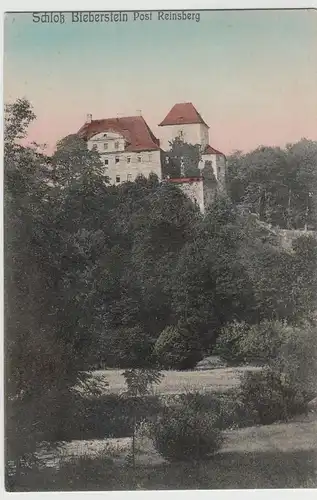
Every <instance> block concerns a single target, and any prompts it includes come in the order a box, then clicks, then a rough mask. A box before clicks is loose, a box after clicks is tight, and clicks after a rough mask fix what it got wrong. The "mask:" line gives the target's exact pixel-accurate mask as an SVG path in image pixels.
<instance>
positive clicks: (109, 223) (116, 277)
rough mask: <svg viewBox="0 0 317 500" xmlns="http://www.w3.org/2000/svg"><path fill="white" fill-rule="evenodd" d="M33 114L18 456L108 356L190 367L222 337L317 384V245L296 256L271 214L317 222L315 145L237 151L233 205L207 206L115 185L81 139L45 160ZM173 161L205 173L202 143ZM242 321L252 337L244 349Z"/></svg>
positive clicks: (8, 263)
mask: <svg viewBox="0 0 317 500" xmlns="http://www.w3.org/2000/svg"><path fill="white" fill-rule="evenodd" d="M34 119H35V116H34V112H33V110H32V106H31V105H30V103H28V101H26V100H24V99H20V100H17V101H16V102H15V103H13V104H9V105H7V106H6V108H5V130H4V167H5V168H4V208H5V214H4V215H5V216H4V233H5V256H4V257H5V261H4V270H5V276H4V281H5V283H4V284H5V296H4V308H5V328H6V335H5V358H6V366H5V370H6V372H5V379H6V388H5V392H6V416H7V421H6V439H7V444H6V448H7V452H8V456H9V455H10V456H13V457H17V459H20V458H21V457H22V455H23V454H25V453H27V452H28V451H32V450H34V448H35V446H36V443H37V442H38V441H39V440H41V439H42V438H43V435H45V436H46V438H47V439H49V438H51V439H55V438H56V436H58V426H59V422H61V421H62V420H63V419H64V415H67V414H68V413H69V406H70V405H72V398H71V397H70V392H71V389H72V387H73V386H74V385H78V383H79V382H80V381H82V382H84V380H85V378H86V377H87V371H88V370H89V369H90V368H91V367H92V366H94V365H95V364H96V363H97V362H101V361H104V362H105V363H106V364H108V365H110V364H113V363H114V362H116V363H117V360H118V359H119V360H120V362H121V363H122V366H124V367H127V368H140V367H141V362H142V366H143V367H144V368H146V369H148V368H149V369H150V368H153V367H154V366H155V363H156V359H155V356H152V349H153V346H154V345H155V348H154V353H156V354H159V356H160V357H161V360H162V363H163V365H164V366H168V367H170V366H173V367H177V368H181V369H184V368H190V367H192V366H193V365H194V364H195V363H196V362H197V361H198V360H199V359H200V357H201V353H202V352H203V351H204V353H209V352H212V350H213V347H214V345H215V342H216V340H217V337H218V335H219V333H220V332H221V331H225V332H226V335H227V337H228V339H227V340H223V343H222V348H224V349H226V353H225V355H226V356H227V357H229V356H230V352H229V351H230V349H231V345H232V346H233V351H234V352H233V353H232V355H233V356H234V357H236V356H238V354H239V353H238V348H239V349H240V350H241V353H242V357H243V359H250V356H251V354H252V359H254V357H255V354H256V355H257V357H259V354H260V355H261V359H264V358H265V359H267V358H270V357H271V358H272V360H274V362H276V363H279V364H280V365H283V367H280V368H277V369H279V370H280V371H282V372H283V373H286V372H285V366H286V365H287V364H289V366H291V367H292V368H294V370H293V372H291V371H290V370H288V371H287V375H288V376H290V377H291V379H292V381H293V380H295V378H296V377H297V378H298V379H300V380H301V381H305V383H308V382H309V384H310V383H311V381H310V380H308V379H309V375H308V372H309V373H314V371H313V369H312V366H313V362H312V361H310V360H312V359H313V357H312V356H311V354H312V353H313V350H312V349H311V353H309V352H307V349H306V348H305V345H309V346H311V345H312V343H313V336H314V328H313V327H312V326H308V324H307V325H306V326H302V324H301V321H302V319H303V318H306V317H309V318H311V317H312V316H313V314H314V311H315V303H316V290H317V286H316V284H317V283H316V272H315V269H316V263H317V262H316V259H317V250H316V248H317V246H316V241H315V240H314V239H313V238H309V237H307V236H305V237H302V238H299V239H298V240H297V241H295V242H294V246H293V249H292V250H291V251H288V250H285V249H283V248H282V247H281V245H280V243H279V242H278V237H277V234H276V231H274V230H272V229H271V228H270V227H269V226H268V224H266V223H267V222H270V223H274V224H278V225H279V226H281V227H295V228H296V227H304V226H305V224H306V225H307V224H308V225H309V224H313V223H314V203H315V201H314V200H315V199H316V197H315V196H313V197H311V196H309V195H310V193H314V190H315V181H316V179H315V170H316V169H315V164H316V161H315V160H316V145H315V143H313V142H312V141H300V142H299V143H298V144H295V145H291V146H288V147H287V148H286V149H285V150H281V149H278V148H259V149H258V150H257V151H256V152H253V153H250V154H249V155H242V154H237V155H235V156H234V157H232V158H231V159H230V161H229V181H230V199H228V198H226V197H224V196H218V197H216V199H215V200H214V203H213V205H212V206H211V207H210V209H209V210H208V213H206V214H205V216H202V215H201V214H200V212H199V210H198V209H197V207H195V206H194V205H193V203H192V202H191V201H190V200H189V199H188V198H187V197H186V196H185V195H184V194H183V193H182V192H181V190H179V189H178V188H177V187H176V186H174V185H171V184H169V183H160V182H159V180H158V178H157V177H156V176H150V178H149V179H145V178H144V177H142V176H140V177H139V178H137V179H136V181H135V182H133V183H130V182H129V183H123V184H121V185H119V186H110V185H109V184H108V183H107V178H106V177H105V176H104V172H103V170H102V165H101V162H100V158H99V156H98V153H97V151H95V150H93V151H89V150H88V148H87V144H86V143H85V142H84V141H82V140H81V139H79V138H78V137H77V136H76V135H71V136H68V137H66V138H64V139H62V140H61V141H59V143H58V144H57V148H56V151H55V153H54V154H53V155H52V157H48V156H46V155H45V154H44V152H43V150H42V149H40V148H39V147H38V146H37V145H36V144H33V145H27V144H26V142H25V141H26V137H27V126H28V125H29V124H30V123H31V122H32V121H33V120H34ZM170 156H171V157H175V158H176V159H175V158H174V160H175V161H176V160H177V161H176V163H177V162H178V161H179V159H180V158H181V157H182V156H183V157H184V158H185V165H184V166H185V171H184V173H185V175H189V173H190V172H191V173H193V172H194V171H195V172H196V173H197V170H190V169H197V168H198V161H199V152H198V149H197V148H196V147H195V146H190V145H186V144H185V143H181V142H179V141H176V142H175V143H174V144H173V145H172V151H171V152H170ZM186 169H189V170H186ZM177 175H179V173H178V174H177ZM288 179H289V180H288ZM286 181H287V182H286ZM250 210H251V211H252V212H254V211H256V212H258V213H259V216H258V217H254V216H253V215H250V214H249V213H248V212H249V211H250ZM282 320H287V322H288V325H286V326H285V325H284V323H283V325H284V326H281V325H282V323H281V321H282ZM234 321H235V322H238V323H239V324H241V323H243V322H244V323H245V325H248V331H249V334H250V336H248V335H249V334H248V335H244V334H243V335H242V333H241V339H243V342H242V340H241V342H240V340H239V345H238V340H236V337H235V335H236V334H237V338H238V337H240V333H238V330H239V328H240V326H237V323H235V326H234V327H233V326H232V323H233V322H234ZM265 321H266V322H267V323H265ZM275 321H279V322H280V323H276V324H275V323H274V322H275ZM258 323H259V324H260V325H261V326H259V327H257V326H253V325H257V324H258ZM228 325H229V326H228ZM274 325H276V326H274ZM296 325H298V326H296ZM249 327H250V328H249ZM223 329H224V330H223ZM234 329H236V331H234ZM242 330H243V328H242ZM279 332H282V333H279ZM303 332H306V333H305V335H306V336H305V335H303ZM260 337H261V339H260ZM297 338H298V339H299V340H298V343H297V340H296V339H297ZM285 339H286V340H287V341H286V340H285ZM228 342H229V343H228ZM230 342H232V344H230ZM305 342H306V343H307V344H305ZM256 344H257V345H258V347H259V349H258V350H257V352H256V353H255V352H254V351H252V346H255V345H256ZM282 345H283V346H284V351H283V349H282V347H281V346H282ZM218 346H219V344H218ZM285 346H288V351H287V352H286V350H285V349H286V348H285ZM272 352H273V354H274V353H275V352H277V353H278V355H276V356H275V354H274V355H272ZM283 353H284V354H283ZM283 356H284V357H283ZM309 356H311V357H309ZM290 359H291V360H292V361H291V362H289V361H288V360H290ZM296 367H300V369H301V370H302V372H303V373H299V372H298V370H297V368H296ZM306 369H307V373H304V371H305V370H306ZM296 370H297V371H296ZM292 383H293V382H292ZM303 384H304V382H303ZM140 397H141V396H140ZM142 398H143V396H142ZM43 432H44V434H43Z"/></svg>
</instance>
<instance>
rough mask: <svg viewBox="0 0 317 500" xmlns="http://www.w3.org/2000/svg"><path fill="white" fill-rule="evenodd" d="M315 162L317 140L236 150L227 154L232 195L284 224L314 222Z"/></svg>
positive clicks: (269, 219) (293, 225)
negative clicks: (252, 149)
mask: <svg viewBox="0 0 317 500" xmlns="http://www.w3.org/2000/svg"><path fill="white" fill-rule="evenodd" d="M316 162H317V143H316V142H314V141H308V140H306V139H302V140H301V141H299V142H298V143H296V144H289V145H287V146H286V148H285V149H282V148H270V147H264V146H261V147H259V148H257V149H256V150H254V151H252V152H250V153H247V154H242V153H241V152H236V153H234V154H233V155H231V156H230V157H229V158H228V186H229V193H230V196H231V199H232V200H233V201H234V202H236V203H239V204H241V205H243V206H244V207H245V208H246V209H248V210H249V211H251V212H253V213H258V214H259V217H260V219H261V220H263V221H265V222H268V223H272V224H274V225H278V226H280V227H283V228H288V229H289V228H304V227H305V225H306V226H307V225H314V224H315V220H316V207H315V203H314V200H315V196H314V193H315V191H316V181H317V177H316V168H315V166H316Z"/></svg>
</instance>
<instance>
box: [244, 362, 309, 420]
mask: <svg viewBox="0 0 317 500" xmlns="http://www.w3.org/2000/svg"><path fill="white" fill-rule="evenodd" d="M240 397H241V402H242V404H243V405H244V406H245V408H246V409H247V412H248V413H249V414H250V415H251V417H252V419H253V421H254V424H263V425H266V424H272V423H273V422H276V421H280V420H282V421H287V420H288V419H289V418H290V417H292V416H294V415H296V414H300V413H305V412H306V411H307V404H308V402H309V401H310V399H311V394H310V393H309V392H307V391H306V390H303V388H302V387H300V385H299V384H295V383H294V381H292V380H291V378H290V377H288V376H287V375H286V374H285V373H283V372H281V371H278V370H276V369H272V368H269V367H267V368H264V369H263V370H262V371H258V372H249V373H246V374H244V376H243V377H242V381H241V387H240Z"/></svg>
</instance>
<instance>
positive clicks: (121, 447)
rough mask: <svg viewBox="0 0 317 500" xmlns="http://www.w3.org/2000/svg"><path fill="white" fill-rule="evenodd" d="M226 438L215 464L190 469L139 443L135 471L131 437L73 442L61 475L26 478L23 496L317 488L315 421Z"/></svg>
mask: <svg viewBox="0 0 317 500" xmlns="http://www.w3.org/2000/svg"><path fill="white" fill-rule="evenodd" d="M224 436H225V440H224V444H223V447H222V449H221V450H220V451H219V452H218V453H217V454H216V455H215V456H214V457H213V458H212V459H211V460H209V461H202V462H199V463H190V464H189V463H185V462H177V463H168V462H166V461H165V460H164V459H162V458H161V457H160V456H159V455H158V454H157V452H156V451H155V450H154V448H153V446H152V444H151V442H150V441H149V440H148V439H139V440H138V441H137V448H138V452H137V460H136V470H135V471H133V470H132V469H131V467H127V465H126V457H127V454H128V451H129V450H130V445H131V442H130V438H122V439H116V440H109V439H108V440H96V441H90V442H89V441H86V442H83V441H77V442H76V441H74V442H72V443H68V444H67V445H64V446H63V449H62V450H61V454H62V456H63V462H62V463H63V464H64V465H63V466H62V467H61V469H60V470H59V471H58V470H56V469H55V470H54V469H52V468H51V469H49V468H46V469H45V470H42V472H41V473H37V476H30V477H29V478H28V477H27V476H26V477H25V478H24V479H23V480H22V484H21V485H20V488H21V489H20V491H21V490H24V491H32V489H33V488H34V485H36V484H38V488H39V489H40V490H72V489H73V490H107V489H108V490H116V489H117V490H124V489H148V490H154V489H236V488H252V489H253V488H305V487H307V488H316V487H317V460H316V459H317V453H316V450H317V418H316V416H314V415H312V416H311V417H310V418H308V417H303V418H302V419H298V420H297V421H294V422H289V423H285V424H284V423H283V424H274V425H268V426H259V427H249V428H245V429H240V430H235V431H226V432H225V433H224ZM108 457H111V459H112V463H110V462H109V461H108ZM23 483H24V486H23ZM32 485H33V486H32Z"/></svg>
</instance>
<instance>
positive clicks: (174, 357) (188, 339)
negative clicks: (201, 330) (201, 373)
mask: <svg viewBox="0 0 317 500" xmlns="http://www.w3.org/2000/svg"><path fill="white" fill-rule="evenodd" d="M154 355H155V357H156V358H157V360H158V362H159V363H160V364H161V366H163V367H164V368H167V369H171V368H174V369H176V370H189V369H191V368H194V366H195V365H196V364H197V362H198V361H200V360H201V359H202V347H201V344H200V341H199V338H198V337H197V335H195V333H193V332H192V331H191V330H190V329H189V328H188V327H186V326H182V325H178V326H168V327H166V328H165V330H163V331H162V333H161V334H160V336H159V338H158V339H157V341H156V343H155V346H154Z"/></svg>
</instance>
